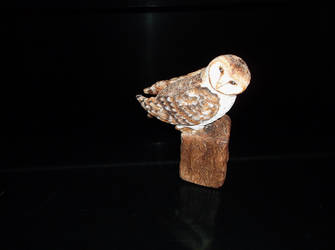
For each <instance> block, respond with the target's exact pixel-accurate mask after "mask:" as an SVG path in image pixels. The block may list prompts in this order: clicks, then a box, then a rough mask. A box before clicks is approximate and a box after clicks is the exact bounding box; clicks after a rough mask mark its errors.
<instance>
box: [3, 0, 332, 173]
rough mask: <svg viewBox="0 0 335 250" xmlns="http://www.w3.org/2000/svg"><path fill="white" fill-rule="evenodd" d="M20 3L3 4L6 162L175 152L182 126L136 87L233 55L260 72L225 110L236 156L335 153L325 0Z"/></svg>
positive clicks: (145, 157)
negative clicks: (152, 112)
mask: <svg viewBox="0 0 335 250" xmlns="http://www.w3.org/2000/svg"><path fill="white" fill-rule="evenodd" d="M254 2H257V4H253V3H254ZM17 3H18V5H17V6H18V7H19V8H12V9H1V15H2V17H3V21H2V22H1V30H2V33H3V38H2V42H3V43H4V45H3V53H2V60H3V61H4V62H5V67H4V68H2V71H1V72H2V73H1V84H2V88H3V89H2V90H1V93H2V95H3V96H2V98H1V100H2V101H3V105H1V108H2V112H1V120H2V125H4V126H5V129H3V130H2V131H1V132H2V134H1V142H2V146H4V148H5V151H4V152H3V154H2V157H1V162H2V163H3V164H1V168H15V167H30V166H35V165H40V166H44V167H47V166H50V165H60V164H87V163H120V162H129V161H131V162H146V161H151V160H153V157H156V155H157V154H156V153H155V152H154V150H155V148H157V145H159V146H160V147H161V149H163V150H158V151H159V152H162V151H164V153H161V154H162V158H160V157H159V159H160V160H174V161H176V160H178V154H179V140H180V135H179V132H178V131H175V130H174V129H173V127H172V126H171V125H167V124H164V123H162V122H160V121H158V120H156V119H152V120H150V119H147V117H146V114H145V112H144V110H143V109H142V108H141V107H140V105H139V104H138V103H137V101H136V100H135V95H136V94H139V93H141V91H142V89H143V88H144V87H146V86H148V85H150V84H152V83H154V82H155V81H158V80H161V79H168V78H171V77H175V76H179V75H183V74H186V73H189V72H191V71H193V70H196V69H199V68H201V67H204V66H206V65H207V64H208V63H209V61H210V60H212V59H213V58H214V57H216V56H218V55H220V54H227V53H233V54H236V55H239V56H241V57H242V58H243V59H244V60H245V61H246V62H247V64H248V65H249V67H250V70H251V73H252V81H251V84H250V87H249V88H248V89H247V91H246V92H245V93H243V94H242V95H241V96H239V97H238V98H237V101H236V104H235V105H234V106H233V108H232V110H231V111H230V112H229V116H230V117H231V119H232V135H231V145H230V146H231V147H230V148H231V154H232V155H233V156H237V157H238V156H255V155H265V156H266V155H273V154H276V155H280V154H286V153H290V154H291V153H313V152H333V151H334V145H333V144H334V143H332V142H333V140H334V136H333V124H331V120H332V117H331V114H332V113H333V106H334V105H333V98H332V91H331V88H332V86H333V85H334V84H333V83H334V81H333V78H332V72H333V71H334V60H333V59H332V57H331V55H332V53H331V52H332V51H333V49H332V47H333V45H332V44H331V39H330V31H331V30H332V26H331V24H330V15H331V12H330V8H329V6H327V5H326V4H324V3H321V2H320V3H319V2H315V3H313V5H309V4H307V3H304V4H298V3H294V4H293V3H289V2H287V1H275V4H271V3H269V2H265V1H251V0H250V1H226V2H221V1H209V2H206V3H205V1H195V2H190V1H178V3H177V1H173V2H170V3H167V1H139V2H137V3H136V1H131V2H129V3H122V4H121V2H120V1H116V2H114V1H109V2H108V3H107V2H105V4H102V5H101V4H97V5H92V6H90V5H89V4H88V3H86V2H85V1H84V2H82V3H81V4H77V2H76V1H67V2H65V1H64V2H62V1H60V2H59V3H58V4H59V6H60V7H64V8H45V7H48V6H52V3H53V2H52V1H51V2H49V1H47V2H45V3H42V2H39V1H32V2H30V1H29V2H22V3H20V1H18V2H17ZM55 3H56V2H55ZM99 3H102V1H99ZM118 3H120V4H118ZM63 4H64V5H63ZM82 7H85V8H82ZM103 7H105V8H103ZM129 151H131V152H132V154H131V157H130V156H129Z"/></svg>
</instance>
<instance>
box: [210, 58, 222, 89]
mask: <svg viewBox="0 0 335 250" xmlns="http://www.w3.org/2000/svg"><path fill="white" fill-rule="evenodd" d="M208 73H209V82H210V84H211V85H212V87H213V88H214V89H215V88H216V84H217V83H218V81H219V79H220V78H221V76H222V75H224V73H225V72H224V68H223V65H222V63H220V62H216V63H213V64H212V65H210V66H209V72H208Z"/></svg>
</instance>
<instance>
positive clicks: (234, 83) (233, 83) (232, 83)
mask: <svg viewBox="0 0 335 250" xmlns="http://www.w3.org/2000/svg"><path fill="white" fill-rule="evenodd" d="M229 83H230V84H231V85H237V83H236V82H234V81H229Z"/></svg>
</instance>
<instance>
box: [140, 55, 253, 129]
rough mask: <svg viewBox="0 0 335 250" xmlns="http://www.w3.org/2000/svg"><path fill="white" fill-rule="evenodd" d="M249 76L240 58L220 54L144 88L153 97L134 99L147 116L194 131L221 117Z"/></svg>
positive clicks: (241, 89)
mask: <svg viewBox="0 0 335 250" xmlns="http://www.w3.org/2000/svg"><path fill="white" fill-rule="evenodd" d="M250 79H251V75H250V71H249V69H248V66H247V64H246V63H245V62H244V61H243V60H242V59H241V58H239V57H237V56H235V55H222V56H218V57H216V58H214V59H213V60H212V61H211V62H210V63H209V65H208V66H207V67H205V68H202V69H200V70H197V71H195V72H192V73H189V74H187V75H184V76H180V77H175V78H172V79H170V80H163V81H158V82H156V83H155V84H153V85H152V86H151V87H148V88H145V89H144V93H145V94H148V95H154V96H152V97H148V98H147V97H144V96H142V95H137V96H136V98H137V100H138V101H139V102H140V104H141V105H142V107H143V108H144V109H145V110H146V111H147V112H148V116H149V117H153V116H154V117H156V118H158V119H159V120H161V121H163V122H167V123H170V124H173V125H176V129H178V130H181V131H184V130H191V131H192V130H193V131H196V130H200V129H202V128H203V127H204V126H206V125H207V124H210V123H212V122H214V121H216V120H217V119H219V118H221V117H222V116H224V115H225V114H226V113H227V112H228V111H229V110H230V108H231V107H232V106H233V104H234V102H235V99H236V96H237V95H238V94H241V93H242V92H243V91H244V90H245V89H246V88H247V87H248V85H249V82H250Z"/></svg>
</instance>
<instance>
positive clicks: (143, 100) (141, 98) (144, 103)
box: [136, 95, 152, 118]
mask: <svg viewBox="0 0 335 250" xmlns="http://www.w3.org/2000/svg"><path fill="white" fill-rule="evenodd" d="M136 99H137V101H138V102H139V103H140V104H141V106H142V107H143V108H144V109H145V110H146V111H147V112H149V109H148V103H147V102H148V99H149V98H146V97H144V96H142V95H136ZM147 116H148V117H149V118H152V115H150V113H148V114H147Z"/></svg>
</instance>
